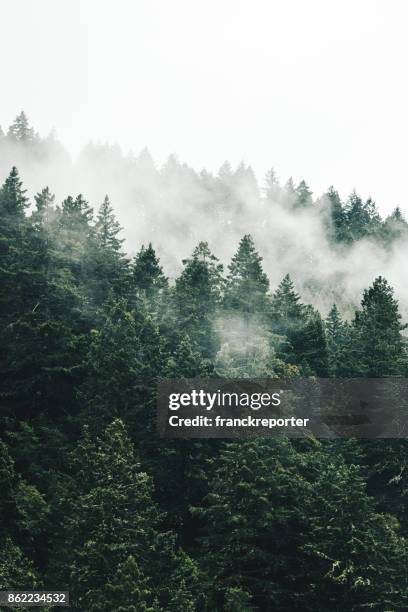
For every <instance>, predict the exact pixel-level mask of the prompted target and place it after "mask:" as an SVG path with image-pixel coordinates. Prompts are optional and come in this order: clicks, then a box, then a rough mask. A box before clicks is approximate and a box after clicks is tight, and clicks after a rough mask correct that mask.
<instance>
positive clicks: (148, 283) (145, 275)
mask: <svg viewBox="0 0 408 612" xmlns="http://www.w3.org/2000/svg"><path fill="white" fill-rule="evenodd" d="M132 273H133V281H134V284H135V286H136V288H137V289H138V290H139V291H143V292H144V293H145V295H146V297H147V298H148V300H149V301H150V302H151V303H152V305H153V306H157V303H158V301H159V299H160V296H161V295H162V294H163V292H164V291H165V290H166V289H167V288H168V280H167V278H166V277H165V275H164V273H163V268H162V267H161V265H160V260H159V258H158V257H157V255H156V252H155V250H154V248H153V246H152V243H151V242H149V245H148V247H147V248H145V247H144V245H143V246H142V248H141V250H140V251H139V253H138V254H137V255H136V257H135V259H134V261H133V266H132Z"/></svg>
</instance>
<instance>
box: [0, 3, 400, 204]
mask: <svg viewBox="0 0 408 612" xmlns="http://www.w3.org/2000/svg"><path fill="white" fill-rule="evenodd" d="M407 18H408V3H407V2H406V1H405V0H382V1H376V0H242V1H240V0H95V1H93V0H0V124H1V125H2V126H3V128H5V127H7V125H8V124H9V123H10V122H11V120H12V119H13V117H14V116H15V115H16V114H17V112H18V111H20V110H21V109H25V110H26V112H27V113H28V115H29V117H30V119H31V121H32V123H33V124H34V126H35V127H36V128H37V129H38V131H39V132H40V133H41V134H42V135H45V134H46V133H48V132H49V131H50V129H51V128H52V127H55V128H56V130H57V133H58V136H59V137H60V139H61V140H62V141H63V143H64V144H65V145H66V146H67V147H68V148H69V150H70V152H71V153H72V154H73V155H76V154H77V153H78V151H79V150H80V148H81V146H82V145H83V144H84V143H85V142H87V141H88V140H90V139H93V140H99V141H110V142H114V141H115V142H118V143H119V144H120V145H121V146H122V148H123V149H124V151H127V150H129V149H132V150H134V151H135V152H138V151H139V150H140V149H141V148H142V147H143V146H145V145H147V146H148V147H149V149H150V150H151V152H152V154H153V156H154V157H155V158H156V160H157V161H158V163H162V162H163V161H164V160H165V158H166V156H167V155H168V154H170V153H172V152H177V153H178V155H179V158H180V160H181V161H186V162H187V163H189V164H191V165H192V166H194V167H195V168H197V169H201V167H203V166H205V167H207V168H208V169H210V170H216V169H217V168H218V167H219V166H220V164H221V163H222V162H223V161H224V160H225V159H229V160H230V161H231V163H232V164H237V163H238V162H239V161H240V160H242V159H243V160H244V161H245V162H246V163H249V164H251V165H252V166H253V168H254V169H255V171H256V173H257V176H258V177H259V178H262V176H263V174H264V172H265V171H266V170H267V169H268V168H269V167H271V166H274V167H275V169H276V170H277V172H278V174H279V176H280V177H281V178H282V180H286V179H287V177H288V176H289V175H293V177H294V179H295V180H299V179H301V178H305V179H306V180H307V182H308V183H309V184H310V186H311V188H312V189H313V191H314V192H315V193H316V194H319V193H321V192H322V191H323V190H324V189H325V188H326V187H327V186H328V185H330V184H334V185H335V186H336V187H337V188H338V189H339V190H340V192H341V193H342V195H346V194H347V193H348V192H349V191H350V190H351V189H353V188H354V187H355V188H356V189H357V190H358V191H360V192H361V193H362V195H364V196H368V195H369V194H371V195H372V196H373V197H374V198H375V199H376V201H377V202H378V204H379V206H380V208H381V210H382V212H387V211H389V210H390V209H391V208H392V207H393V206H395V205H400V206H401V207H402V208H403V209H404V210H405V212H406V213H408V196H407V187H406V185H407V180H406V172H407V163H408V159H407V147H408V120H407V113H408V87H407V74H408V70H407V61H408V36H407V34H406V30H407Z"/></svg>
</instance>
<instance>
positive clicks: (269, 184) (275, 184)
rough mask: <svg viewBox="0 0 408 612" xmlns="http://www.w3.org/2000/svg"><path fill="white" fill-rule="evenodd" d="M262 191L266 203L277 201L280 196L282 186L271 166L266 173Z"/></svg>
mask: <svg viewBox="0 0 408 612" xmlns="http://www.w3.org/2000/svg"><path fill="white" fill-rule="evenodd" d="M264 193H265V199H266V201H267V203H268V204H274V203H276V202H279V201H280V199H281V197H282V188H281V186H280V185H279V181H278V178H277V176H276V172H275V170H274V169H273V168H271V169H270V170H269V171H268V172H267V173H266V176H265V188H264Z"/></svg>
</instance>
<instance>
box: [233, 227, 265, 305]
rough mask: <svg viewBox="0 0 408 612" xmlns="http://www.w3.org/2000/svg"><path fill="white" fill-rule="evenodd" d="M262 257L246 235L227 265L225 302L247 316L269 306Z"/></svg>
mask: <svg viewBox="0 0 408 612" xmlns="http://www.w3.org/2000/svg"><path fill="white" fill-rule="evenodd" d="M261 262H262V257H261V256H260V255H258V253H257V252H256V250H255V245H254V242H253V240H252V238H251V236H250V235H249V234H247V235H245V236H244V237H243V238H242V239H241V241H240V243H239V247H238V251H237V252H236V254H235V255H234V256H233V258H232V260H231V263H230V265H229V266H228V270H229V273H228V276H227V280H226V285H225V295H224V305H225V307H226V308H227V309H231V310H236V311H239V312H240V313H242V314H245V315H247V316H249V315H265V313H266V311H267V309H268V296H267V293H268V289H269V280H268V278H267V276H266V274H265V272H264V271H263V269H262V263H261Z"/></svg>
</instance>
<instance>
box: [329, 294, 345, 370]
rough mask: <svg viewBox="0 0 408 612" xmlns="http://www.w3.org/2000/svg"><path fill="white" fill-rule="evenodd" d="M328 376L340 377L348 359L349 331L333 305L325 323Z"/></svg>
mask: <svg viewBox="0 0 408 612" xmlns="http://www.w3.org/2000/svg"><path fill="white" fill-rule="evenodd" d="M325 331H326V339H327V350H328V360H329V368H328V373H329V375H330V376H333V377H336V376H342V375H343V373H344V372H345V371H346V368H347V366H346V364H347V359H348V355H349V353H348V348H349V347H348V339H349V330H348V326H347V324H346V323H345V322H344V321H343V320H342V318H341V316H340V313H339V310H338V308H337V306H336V304H333V306H332V308H331V310H330V312H329V314H328V315H327V318H326V321H325Z"/></svg>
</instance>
